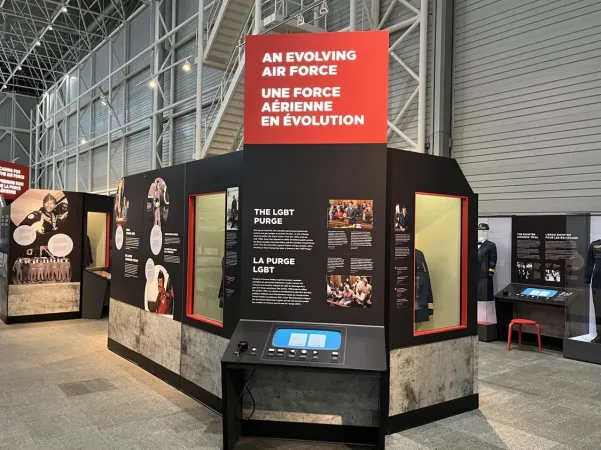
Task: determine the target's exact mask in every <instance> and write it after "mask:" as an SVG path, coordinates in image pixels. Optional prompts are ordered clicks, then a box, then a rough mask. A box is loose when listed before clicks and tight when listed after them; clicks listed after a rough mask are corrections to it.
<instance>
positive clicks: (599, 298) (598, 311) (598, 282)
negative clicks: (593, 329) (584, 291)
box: [584, 239, 601, 344]
mask: <svg viewBox="0 0 601 450" xmlns="http://www.w3.org/2000/svg"><path fill="white" fill-rule="evenodd" d="M584 282H585V283H586V284H590V285H591V293H592V296H593V305H594V307H595V319H596V320H595V323H596V324H597V336H596V337H595V339H593V340H592V341H591V342H594V343H595V344H601V239H599V240H596V241H593V242H591V245H590V246H589V248H588V252H587V257H586V268H585V270H584Z"/></svg>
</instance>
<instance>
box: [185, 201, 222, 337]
mask: <svg viewBox="0 0 601 450" xmlns="http://www.w3.org/2000/svg"><path fill="white" fill-rule="evenodd" d="M190 206H191V207H193V211H190V214H193V216H194V217H193V223H194V230H193V235H192V236H191V237H192V238H193V246H192V247H191V250H192V251H193V252H194V257H193V264H194V265H193V267H192V280H193V293H192V296H191V298H190V299H189V300H190V302H189V304H188V308H187V316H188V317H191V318H193V319H196V320H200V321H202V322H205V323H209V324H212V325H215V326H218V327H223V302H224V279H223V274H224V264H225V261H224V258H225V238H226V192H215V193H210V194H201V195H196V196H193V202H191V203H190Z"/></svg>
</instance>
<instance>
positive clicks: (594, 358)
mask: <svg viewBox="0 0 601 450" xmlns="http://www.w3.org/2000/svg"><path fill="white" fill-rule="evenodd" d="M587 337H588V336H587ZM563 357H564V358H568V359H575V360H576V361H584V362H590V363H594V364H601V344H593V343H592V342H590V340H589V339H587V340H586V341H585V340H579V339H574V338H572V339H568V338H566V339H564V340H563Z"/></svg>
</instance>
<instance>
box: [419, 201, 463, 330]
mask: <svg viewBox="0 0 601 450" xmlns="http://www.w3.org/2000/svg"><path fill="white" fill-rule="evenodd" d="M418 195H431V196H435V197H450V198H459V199H461V294H460V295H461V298H460V301H461V305H460V308H461V311H460V324H459V325H456V326H452V327H446V328H435V329H433V330H424V331H415V221H416V215H417V214H413V230H414V231H413V236H414V237H413V241H414V245H413V270H414V276H413V336H414V337H416V336H425V335H428V334H436V333H445V332H448V331H455V330H463V329H466V328H467V293H468V289H467V286H468V283H467V277H468V229H469V220H468V218H469V215H468V198H467V197H465V196H461V195H450V194H436V193H432V192H416V193H415V197H416V198H417V196H418ZM416 203H417V202H416Z"/></svg>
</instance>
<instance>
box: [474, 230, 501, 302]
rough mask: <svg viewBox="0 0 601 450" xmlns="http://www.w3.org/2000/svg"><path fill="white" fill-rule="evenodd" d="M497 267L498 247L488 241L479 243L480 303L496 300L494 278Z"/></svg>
mask: <svg viewBox="0 0 601 450" xmlns="http://www.w3.org/2000/svg"><path fill="white" fill-rule="evenodd" d="M496 267H497V246H496V245H495V243H494V242H491V241H489V240H488V239H486V240H485V241H484V242H482V243H480V242H479V243H478V301H479V302H487V301H488V302H491V301H493V300H494V292H493V282H492V278H493V275H494V274H495V268H496Z"/></svg>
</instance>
